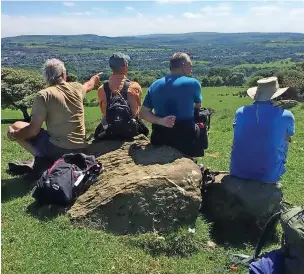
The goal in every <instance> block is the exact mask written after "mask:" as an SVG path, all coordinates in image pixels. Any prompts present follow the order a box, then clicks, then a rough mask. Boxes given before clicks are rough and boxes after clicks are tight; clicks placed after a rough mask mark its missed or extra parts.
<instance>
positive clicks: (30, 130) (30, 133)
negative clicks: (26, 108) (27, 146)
mask: <svg viewBox="0 0 304 274" xmlns="http://www.w3.org/2000/svg"><path fill="white" fill-rule="evenodd" d="M44 121H45V117H43V116H37V117H32V120H31V122H30V123H29V124H28V125H27V126H25V127H23V128H20V129H15V128H14V127H13V126H9V128H8V138H9V139H11V140H26V139H29V138H31V137H34V136H36V135H37V134H38V133H39V132H40V129H41V126H42V124H43V122H44Z"/></svg>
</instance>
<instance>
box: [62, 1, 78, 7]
mask: <svg viewBox="0 0 304 274" xmlns="http://www.w3.org/2000/svg"><path fill="white" fill-rule="evenodd" d="M62 4H63V5H65V6H66V7H73V6H75V3H74V2H63V3H62Z"/></svg>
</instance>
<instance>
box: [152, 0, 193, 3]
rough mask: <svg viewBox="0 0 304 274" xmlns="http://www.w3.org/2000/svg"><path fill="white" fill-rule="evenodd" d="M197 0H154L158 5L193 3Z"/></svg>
mask: <svg viewBox="0 0 304 274" xmlns="http://www.w3.org/2000/svg"><path fill="white" fill-rule="evenodd" d="M195 1H199V0H156V2H158V3H176V2H195Z"/></svg>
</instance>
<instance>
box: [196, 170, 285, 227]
mask: <svg viewBox="0 0 304 274" xmlns="http://www.w3.org/2000/svg"><path fill="white" fill-rule="evenodd" d="M203 193H204V194H203V207H202V210H203V212H204V213H205V214H206V215H207V217H208V218H209V219H211V220H213V221H215V222H224V223H225V222H226V223H228V222H229V221H236V222H238V223H250V224H251V226H253V225H256V227H257V228H258V229H262V228H263V227H264V226H265V224H266V222H267V221H268V219H269V218H270V217H271V216H272V215H273V214H274V213H276V212H278V211H279V208H280V203H281V201H282V196H283V195H282V191H281V189H280V187H279V186H277V185H276V184H266V183H261V182H258V181H251V180H245V179H241V178H237V177H234V176H231V175H229V173H228V172H218V174H217V175H216V176H215V177H214V182H212V180H211V179H210V181H209V182H208V181H207V183H206V184H204V187H203Z"/></svg>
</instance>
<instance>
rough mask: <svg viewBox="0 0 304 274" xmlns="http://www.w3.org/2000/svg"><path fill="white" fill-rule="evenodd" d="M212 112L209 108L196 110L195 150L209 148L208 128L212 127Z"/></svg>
mask: <svg viewBox="0 0 304 274" xmlns="http://www.w3.org/2000/svg"><path fill="white" fill-rule="evenodd" d="M211 114H212V112H211V111H210V110H209V109H208V108H200V109H195V110H194V121H195V124H196V125H195V135H196V136H195V140H194V144H193V146H194V151H201V150H205V149H207V148H208V130H209V129H210V122H211Z"/></svg>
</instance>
